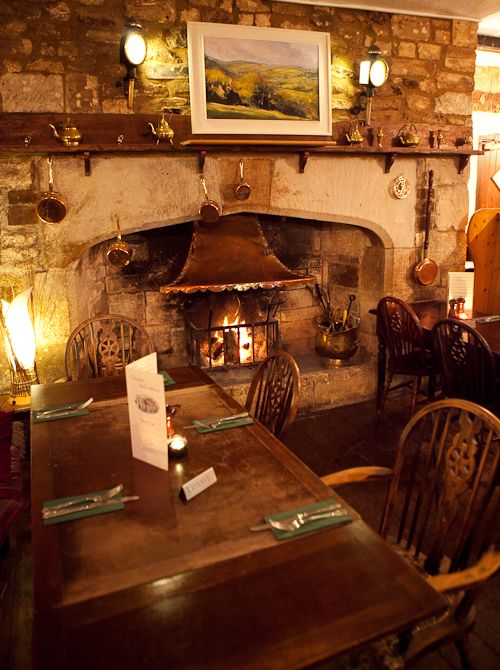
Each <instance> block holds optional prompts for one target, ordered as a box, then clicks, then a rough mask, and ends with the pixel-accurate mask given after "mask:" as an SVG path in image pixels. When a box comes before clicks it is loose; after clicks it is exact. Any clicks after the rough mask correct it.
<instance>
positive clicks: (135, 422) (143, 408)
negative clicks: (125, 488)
mask: <svg viewBox="0 0 500 670" xmlns="http://www.w3.org/2000/svg"><path fill="white" fill-rule="evenodd" d="M125 379H126V382H127V400H128V415H129V420H130V435H131V438H132V455H133V457H134V458H137V459H139V460H140V461H144V462H145V463H149V465H154V466H155V467H157V468H161V469H162V470H168V448H167V415H166V411H165V387H164V379H163V376H162V375H161V374H158V361H157V357H156V352H153V353H152V354H149V355H148V356H144V357H143V358H140V359H139V360H137V361H134V362H133V363H129V364H128V365H127V366H126V367H125Z"/></svg>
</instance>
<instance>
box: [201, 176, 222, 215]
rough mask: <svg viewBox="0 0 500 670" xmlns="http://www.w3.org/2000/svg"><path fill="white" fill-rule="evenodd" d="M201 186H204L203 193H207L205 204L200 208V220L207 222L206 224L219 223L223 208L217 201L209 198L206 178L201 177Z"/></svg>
mask: <svg viewBox="0 0 500 670" xmlns="http://www.w3.org/2000/svg"><path fill="white" fill-rule="evenodd" d="M200 182H201V185H202V186H203V192H204V193H205V202H204V203H203V204H202V205H201V206H200V209H199V210H198V213H199V215H200V218H201V219H202V220H203V221H205V223H215V222H216V221H218V219H219V217H220V215H221V211H222V210H221V206H220V205H219V203H218V202H215V200H210V198H209V197H208V191H207V184H206V182H205V177H203V176H201V177H200Z"/></svg>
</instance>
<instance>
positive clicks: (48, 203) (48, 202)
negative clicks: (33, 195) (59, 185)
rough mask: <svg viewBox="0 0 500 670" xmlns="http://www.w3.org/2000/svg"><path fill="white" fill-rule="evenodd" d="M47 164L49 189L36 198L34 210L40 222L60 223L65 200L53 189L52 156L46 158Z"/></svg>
mask: <svg viewBox="0 0 500 670" xmlns="http://www.w3.org/2000/svg"><path fill="white" fill-rule="evenodd" d="M47 164H48V166H49V190H48V191H46V192H45V193H42V195H41V196H40V197H39V198H38V200H37V202H36V205H35V211H36V215H37V216H38V218H39V220H40V221H41V222H42V223H61V221H62V220H63V219H64V217H65V216H66V212H67V207H66V201H65V199H64V198H63V196H62V195H61V194H60V193H56V192H55V191H54V175H53V174H52V158H47Z"/></svg>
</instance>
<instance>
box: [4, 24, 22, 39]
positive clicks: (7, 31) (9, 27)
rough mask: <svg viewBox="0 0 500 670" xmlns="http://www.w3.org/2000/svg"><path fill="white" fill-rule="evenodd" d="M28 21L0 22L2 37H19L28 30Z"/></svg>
mask: <svg viewBox="0 0 500 670" xmlns="http://www.w3.org/2000/svg"><path fill="white" fill-rule="evenodd" d="M26 28H27V23H26V22H25V21H8V22H7V23H3V24H0V37H7V38H12V37H18V36H19V35H22V33H24V32H25V31H26Z"/></svg>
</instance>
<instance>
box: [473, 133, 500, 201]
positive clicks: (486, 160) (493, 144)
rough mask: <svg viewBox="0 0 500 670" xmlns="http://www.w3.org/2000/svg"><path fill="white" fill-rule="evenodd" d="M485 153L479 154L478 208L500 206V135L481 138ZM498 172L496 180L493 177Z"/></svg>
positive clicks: (480, 144)
mask: <svg viewBox="0 0 500 670" xmlns="http://www.w3.org/2000/svg"><path fill="white" fill-rule="evenodd" d="M479 146H480V147H481V149H484V154H483V155H482V156H478V164H477V185H476V209H488V208H498V207H500V135H493V136H488V137H480V138H479ZM496 174H498V176H497V178H496V181H497V184H498V186H497V184H496V183H495V182H494V181H493V179H492V177H494V176H495V175H496Z"/></svg>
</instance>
